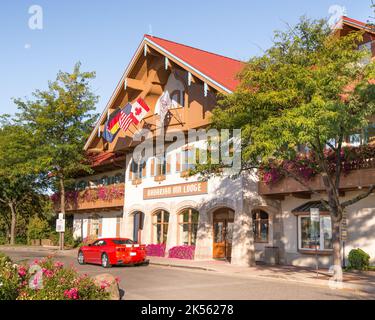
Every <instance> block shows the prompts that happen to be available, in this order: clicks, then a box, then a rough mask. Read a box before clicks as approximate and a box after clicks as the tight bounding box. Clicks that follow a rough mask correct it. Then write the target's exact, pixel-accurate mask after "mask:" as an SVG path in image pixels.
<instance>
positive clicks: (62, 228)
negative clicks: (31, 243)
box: [56, 219, 65, 232]
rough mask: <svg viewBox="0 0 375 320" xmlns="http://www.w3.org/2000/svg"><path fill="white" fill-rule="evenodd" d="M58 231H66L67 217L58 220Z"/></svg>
mask: <svg viewBox="0 0 375 320" xmlns="http://www.w3.org/2000/svg"><path fill="white" fill-rule="evenodd" d="M56 232H65V219H57V220H56Z"/></svg>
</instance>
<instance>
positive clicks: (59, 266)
mask: <svg viewBox="0 0 375 320" xmlns="http://www.w3.org/2000/svg"><path fill="white" fill-rule="evenodd" d="M53 266H54V267H55V268H62V267H63V266H64V264H63V263H62V262H60V261H56V262H55V264H54V265H53Z"/></svg>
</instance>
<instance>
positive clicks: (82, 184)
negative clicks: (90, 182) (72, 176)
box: [77, 181, 87, 190]
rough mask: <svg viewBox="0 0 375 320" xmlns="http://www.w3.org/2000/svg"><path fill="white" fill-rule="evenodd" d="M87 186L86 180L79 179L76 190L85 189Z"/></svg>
mask: <svg viewBox="0 0 375 320" xmlns="http://www.w3.org/2000/svg"><path fill="white" fill-rule="evenodd" d="M86 187H87V182H86V181H80V182H78V185H77V189H78V190H85V189H86Z"/></svg>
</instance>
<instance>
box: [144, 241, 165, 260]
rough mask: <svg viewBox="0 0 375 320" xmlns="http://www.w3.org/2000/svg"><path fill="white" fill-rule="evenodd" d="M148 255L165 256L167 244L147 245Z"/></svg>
mask: <svg viewBox="0 0 375 320" xmlns="http://www.w3.org/2000/svg"><path fill="white" fill-rule="evenodd" d="M146 255H147V256H149V257H164V256H165V244H163V243H162V244H149V245H147V246H146Z"/></svg>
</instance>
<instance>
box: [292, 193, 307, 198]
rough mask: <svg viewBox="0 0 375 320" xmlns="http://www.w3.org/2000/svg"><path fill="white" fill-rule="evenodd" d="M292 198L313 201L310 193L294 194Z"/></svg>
mask: <svg viewBox="0 0 375 320" xmlns="http://www.w3.org/2000/svg"><path fill="white" fill-rule="evenodd" d="M292 196H293V197H295V198H299V199H311V194H310V193H308V192H294V193H292Z"/></svg>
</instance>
